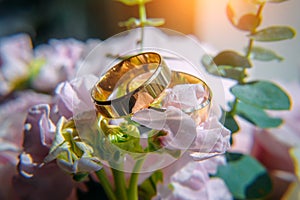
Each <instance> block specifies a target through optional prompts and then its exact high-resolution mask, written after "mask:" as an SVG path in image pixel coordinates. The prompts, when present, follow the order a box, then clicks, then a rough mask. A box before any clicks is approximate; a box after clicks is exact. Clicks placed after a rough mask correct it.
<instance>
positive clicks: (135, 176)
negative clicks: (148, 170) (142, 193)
mask: <svg viewBox="0 0 300 200" xmlns="http://www.w3.org/2000/svg"><path fill="white" fill-rule="evenodd" d="M143 163H144V158H141V159H139V160H137V161H136V163H135V165H134V168H133V172H132V174H131V177H130V182H129V189H128V199H130V200H138V197H139V196H138V180H139V171H140V170H141V168H142V166H143Z"/></svg>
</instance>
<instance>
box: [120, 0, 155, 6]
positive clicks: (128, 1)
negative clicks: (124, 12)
mask: <svg viewBox="0 0 300 200" xmlns="http://www.w3.org/2000/svg"><path fill="white" fill-rule="evenodd" d="M117 1H119V2H121V3H123V4H125V5H127V6H135V5H139V4H145V3H148V2H150V1H151V0H117Z"/></svg>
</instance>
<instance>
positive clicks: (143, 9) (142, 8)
mask: <svg viewBox="0 0 300 200" xmlns="http://www.w3.org/2000/svg"><path fill="white" fill-rule="evenodd" d="M139 16H140V22H141V29H142V30H141V41H140V44H141V50H143V43H144V27H145V23H146V21H147V14H146V7H145V4H144V3H140V4H139Z"/></svg>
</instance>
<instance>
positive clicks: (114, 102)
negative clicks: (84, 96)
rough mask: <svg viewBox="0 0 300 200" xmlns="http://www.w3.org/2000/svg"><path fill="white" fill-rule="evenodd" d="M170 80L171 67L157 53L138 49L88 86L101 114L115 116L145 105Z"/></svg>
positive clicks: (127, 113)
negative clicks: (92, 85) (91, 85)
mask: <svg viewBox="0 0 300 200" xmlns="http://www.w3.org/2000/svg"><path fill="white" fill-rule="evenodd" d="M139 77H140V78H139ZM144 80H146V81H144ZM170 81H171V71H170V69H169V68H168V66H167V65H166V64H165V62H164V61H163V59H162V57H161V56H160V55H159V54H157V53H154V52H146V53H141V54H138V55H135V56H132V57H129V58H127V59H125V60H123V61H121V62H120V63H118V64H117V65H115V66H114V67H112V68H111V69H110V70H108V71H107V72H106V73H105V75H103V76H102V77H101V78H100V80H99V81H98V82H97V83H96V85H95V86H94V88H93V89H92V98H93V100H94V103H95V107H96V109H97V111H98V112H99V113H100V114H102V115H103V116H104V117H108V118H119V117H122V116H126V115H129V114H132V113H133V112H136V111H138V110H139V109H142V108H146V107H148V106H149V104H151V103H152V102H153V101H154V99H156V98H157V97H158V96H159V95H160V94H161V93H162V92H163V91H164V89H165V88H167V87H168V86H169V83H170Z"/></svg>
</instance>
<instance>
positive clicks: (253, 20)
mask: <svg viewBox="0 0 300 200" xmlns="http://www.w3.org/2000/svg"><path fill="white" fill-rule="evenodd" d="M226 9H227V10H226V11H227V18H228V19H229V21H230V22H231V24H232V25H233V26H235V27H236V28H238V29H239V30H242V31H250V32H251V31H252V30H254V29H255V28H256V27H258V26H259V25H260V23H261V16H260V15H255V14H252V13H247V14H245V15H243V16H241V17H240V18H239V19H238V20H237V22H236V16H235V12H234V9H233V8H232V7H231V6H230V5H227V8H226Z"/></svg>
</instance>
